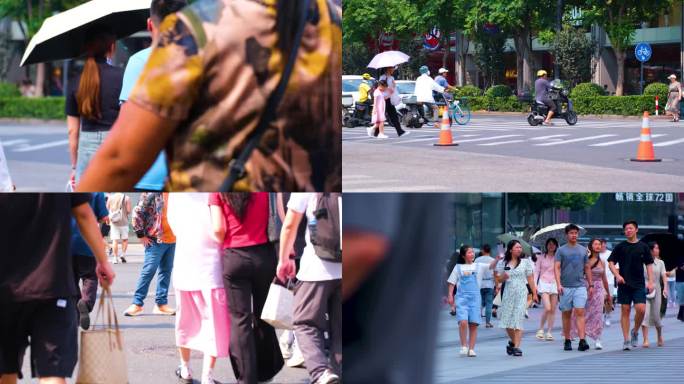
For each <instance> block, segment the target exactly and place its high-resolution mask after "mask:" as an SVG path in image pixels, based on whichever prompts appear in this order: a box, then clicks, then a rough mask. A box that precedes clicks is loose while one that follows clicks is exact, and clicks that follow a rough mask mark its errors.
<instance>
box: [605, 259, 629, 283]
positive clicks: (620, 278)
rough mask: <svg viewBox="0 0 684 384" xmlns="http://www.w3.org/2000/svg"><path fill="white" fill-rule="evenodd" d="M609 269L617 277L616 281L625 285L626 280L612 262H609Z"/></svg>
mask: <svg viewBox="0 0 684 384" xmlns="http://www.w3.org/2000/svg"><path fill="white" fill-rule="evenodd" d="M608 268H610V271H611V272H613V276H615V280H617V282H618V283H619V284H623V283H624V281H625V280H624V279H623V278H622V276H621V275H620V270H619V269H617V268H615V263H614V262H612V261H609V262H608ZM620 280H622V282H620Z"/></svg>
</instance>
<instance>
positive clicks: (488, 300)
mask: <svg viewBox="0 0 684 384" xmlns="http://www.w3.org/2000/svg"><path fill="white" fill-rule="evenodd" d="M480 295H481V296H482V306H483V307H485V320H487V323H491V322H492V302H493V301H494V288H480Z"/></svg>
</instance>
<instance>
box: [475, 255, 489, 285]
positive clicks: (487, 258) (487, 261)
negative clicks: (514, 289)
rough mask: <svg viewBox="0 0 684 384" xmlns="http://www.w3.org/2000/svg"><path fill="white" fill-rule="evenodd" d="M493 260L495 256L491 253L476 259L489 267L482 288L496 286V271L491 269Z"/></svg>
mask: <svg viewBox="0 0 684 384" xmlns="http://www.w3.org/2000/svg"><path fill="white" fill-rule="evenodd" d="M492 261H494V258H493V257H492V256H490V255H483V256H480V257H478V258H476V259H475V262H476V263H480V264H485V265H486V266H487V269H486V270H485V271H484V275H483V276H482V284H481V285H480V288H494V271H493V270H491V269H489V264H491V263H492Z"/></svg>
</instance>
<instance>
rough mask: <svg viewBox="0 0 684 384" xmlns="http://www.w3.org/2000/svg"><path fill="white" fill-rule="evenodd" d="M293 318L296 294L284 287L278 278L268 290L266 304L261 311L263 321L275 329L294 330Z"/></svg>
mask: <svg viewBox="0 0 684 384" xmlns="http://www.w3.org/2000/svg"><path fill="white" fill-rule="evenodd" d="M293 317H294V294H293V293H292V291H291V290H289V289H288V288H287V287H285V286H283V285H282V283H281V282H280V281H278V278H275V279H274V280H273V282H272V283H271V288H269V290H268V296H267V297H266V303H264V309H263V310H262V311H261V320H263V321H265V322H267V323H268V324H270V325H271V326H272V327H273V328H280V329H292V328H293V321H294V319H293Z"/></svg>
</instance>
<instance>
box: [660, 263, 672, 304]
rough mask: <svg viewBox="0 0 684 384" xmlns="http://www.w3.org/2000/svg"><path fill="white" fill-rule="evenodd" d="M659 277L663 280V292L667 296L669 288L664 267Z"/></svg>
mask: <svg viewBox="0 0 684 384" xmlns="http://www.w3.org/2000/svg"><path fill="white" fill-rule="evenodd" d="M661 278H662V280H663V292H664V294H665V297H668V296H669V293H670V290H669V289H668V287H667V271H665V269H663V273H662V274H661Z"/></svg>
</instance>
